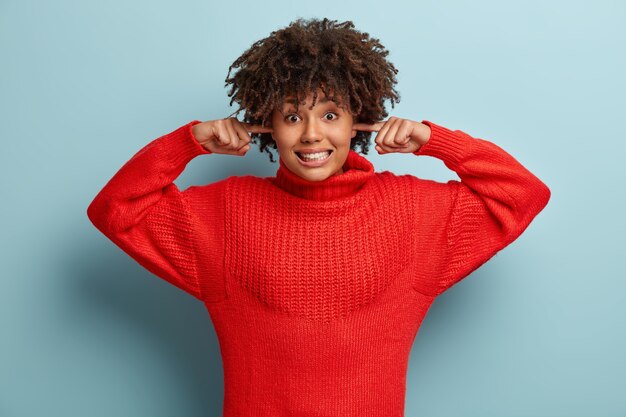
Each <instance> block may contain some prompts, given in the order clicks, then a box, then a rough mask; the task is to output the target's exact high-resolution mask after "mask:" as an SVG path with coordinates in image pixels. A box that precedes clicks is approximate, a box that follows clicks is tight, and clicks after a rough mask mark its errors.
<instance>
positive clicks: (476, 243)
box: [87, 120, 550, 417]
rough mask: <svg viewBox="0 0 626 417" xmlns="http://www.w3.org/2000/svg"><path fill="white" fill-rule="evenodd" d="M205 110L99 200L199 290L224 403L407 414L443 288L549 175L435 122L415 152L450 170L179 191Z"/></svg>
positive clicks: (506, 235) (146, 260)
mask: <svg viewBox="0 0 626 417" xmlns="http://www.w3.org/2000/svg"><path fill="white" fill-rule="evenodd" d="M197 123H200V121H198V120H194V121H192V122H190V123H188V124H186V125H184V126H181V127H179V128H178V129H176V130H174V131H173V132H171V133H169V134H167V135H164V136H161V137H159V138H157V139H155V140H153V141H152V142H150V143H148V144H147V145H146V146H145V147H144V148H142V149H141V150H140V151H139V152H138V153H137V154H135V155H134V156H133V157H132V158H131V159H130V160H129V161H128V162H127V163H126V164H125V165H124V166H123V167H122V168H121V169H120V170H119V171H118V172H117V173H116V174H115V176H114V177H113V178H111V180H110V181H109V182H108V183H107V184H106V185H105V187H104V188H103V189H102V190H101V191H100V193H99V194H98V195H97V196H96V197H95V199H94V200H93V202H92V203H91V204H90V206H89V208H88V209H87V213H88V216H89V218H90V219H91V221H92V222H93V224H94V225H95V226H96V227H97V228H98V229H99V230H100V231H101V232H102V233H104V234H105V235H106V236H107V237H108V238H109V239H110V240H111V241H113V242H114V243H115V244H116V245H117V246H119V247H120V248H121V249H122V250H124V251H125V252H126V253H128V254H129V255H130V256H132V257H133V258H134V259H135V260H136V261H137V262H139V263H140V264H141V265H143V266H144V267H145V268H147V269H148V270H150V271H151V272H153V273H154V274H156V275H157V276H159V277H161V278H163V279H164V280H166V281H168V282H170V283H172V284H173V285H175V286H177V287H179V288H180V289H182V290H184V291H186V292H188V293H189V294H191V295H193V296H194V297H196V298H197V299H199V300H201V301H203V302H204V303H205V306H206V308H207V311H208V313H209V314H210V317H211V319H212V321H213V324H214V326H215V330H216V333H217V336H218V339H219V342H220V350H221V354H222V361H223V365H224V384H225V385H224V394H225V398H224V414H223V415H224V417H236V416H237V417H238V416H255V417H261V416H263V417H270V416H272V417H277V416H302V417H305V416H306V417H312V416H328V417H330V416H333V417H350V416H355V417H356V416H359V417H366V416H371V417H401V416H403V415H404V405H405V389H406V370H407V364H408V358H409V353H410V350H411V346H412V344H413V341H414V338H415V336H416V334H417V332H418V329H419V326H420V324H421V322H422V320H423V318H424V316H425V315H426V313H427V311H428V309H429V307H430V306H431V304H432V302H433V301H434V300H435V298H436V297H437V296H438V295H439V294H441V293H443V292H444V291H446V290H447V289H448V288H450V287H452V286H453V285H454V284H456V283H457V282H459V281H460V280H461V279H463V278H464V277H466V276H467V275H469V274H470V273H471V272H472V271H474V270H475V269H476V268H478V267H479V266H481V265H482V264H484V263H485V262H486V261H487V260H489V259H490V258H491V257H493V256H494V255H495V254H496V253H497V252H498V251H500V250H502V249H503V248H504V247H506V246H507V245H508V244H510V243H511V242H513V241H514V240H515V239H516V238H517V237H518V236H519V235H520V234H521V233H522V232H523V231H524V230H525V229H526V227H528V225H529V224H530V222H531V221H532V220H533V218H534V217H535V216H536V215H537V214H538V213H539V212H540V211H541V210H542V209H543V208H544V207H545V206H546V204H547V203H548V200H549V198H550V190H549V189H548V187H547V186H546V185H545V184H544V183H543V182H542V181H540V180H539V179H538V178H537V177H536V176H535V175H533V174H532V173H531V172H529V171H528V170H527V169H526V168H525V167H523V166H522V165H521V164H520V163H519V162H518V161H517V160H516V159H514V158H513V157H512V156H511V155H509V154H508V153H506V152H505V151H504V150H502V149H501V148H500V147H498V146H497V145H495V144H493V143H491V142H489V141H487V140H484V139H479V138H474V137H472V136H470V135H468V134H467V133H464V132H462V131H460V130H454V131H453V130H449V129H447V128H445V127H443V126H439V125H437V124H435V123H432V122H430V121H427V120H424V121H422V123H425V124H427V125H428V126H430V128H431V136H430V139H429V141H428V143H427V144H426V145H424V146H422V147H421V148H419V149H418V150H417V151H416V152H415V155H403V156H402V157H407V158H411V157H415V156H420V155H429V156H432V157H436V158H439V159H441V160H442V161H443V162H444V163H445V165H446V166H447V167H448V168H450V169H451V170H454V171H455V172H456V173H457V174H458V176H459V178H460V181H458V180H450V181H448V182H447V183H441V182H436V181H433V180H428V179H421V178H418V177H415V176H413V175H396V174H394V173H392V172H389V171H384V172H375V170H374V167H373V166H372V164H371V163H370V162H369V161H368V160H367V159H366V158H364V157H363V156H361V155H359V154H358V153H356V152H354V151H350V153H349V155H348V158H347V160H346V163H345V164H344V167H343V170H344V172H343V173H342V174H339V175H334V176H331V177H329V178H328V179H326V180H324V181H318V182H315V181H308V180H306V179H303V178H301V177H299V176H297V175H295V174H294V173H292V172H291V171H289V169H288V168H287V167H286V165H284V164H283V162H282V160H280V163H279V167H278V169H277V172H276V176H274V177H264V178H260V177H255V176H250V175H246V176H231V177H228V178H226V179H223V180H221V181H217V182H214V183H211V184H208V185H202V186H192V187H189V188H187V189H186V190H185V191H182V192H181V191H180V190H179V189H178V187H177V186H176V185H175V184H174V183H173V181H174V180H175V179H176V178H177V177H178V176H179V175H180V173H181V172H182V171H183V170H184V168H185V166H186V164H187V163H188V162H189V161H190V160H192V159H193V158H194V157H196V156H198V155H202V154H210V152H209V151H208V150H206V149H205V148H203V147H202V146H201V145H200V144H199V143H198V141H197V140H196V139H195V138H194V137H193V134H192V130H191V127H192V126H193V125H195V124H197Z"/></svg>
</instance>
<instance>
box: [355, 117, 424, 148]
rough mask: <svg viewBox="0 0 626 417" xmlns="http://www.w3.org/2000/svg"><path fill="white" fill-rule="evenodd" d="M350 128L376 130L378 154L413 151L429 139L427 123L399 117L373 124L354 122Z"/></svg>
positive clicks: (367, 130)
mask: <svg viewBox="0 0 626 417" xmlns="http://www.w3.org/2000/svg"><path fill="white" fill-rule="evenodd" d="M352 130H362V131H366V132H378V134H377V135H376V139H375V140H374V141H375V142H376V150H377V151H378V153H379V154H386V153H392V152H400V153H409V152H415V151H417V150H418V149H419V148H421V147H422V146H424V145H425V144H426V143H427V142H428V140H429V139H430V127H429V126H428V125H426V124H424V123H420V122H416V121H413V120H409V119H401V118H399V117H390V118H389V119H388V120H385V121H382V122H377V123H373V124H367V123H355V124H354V125H352Z"/></svg>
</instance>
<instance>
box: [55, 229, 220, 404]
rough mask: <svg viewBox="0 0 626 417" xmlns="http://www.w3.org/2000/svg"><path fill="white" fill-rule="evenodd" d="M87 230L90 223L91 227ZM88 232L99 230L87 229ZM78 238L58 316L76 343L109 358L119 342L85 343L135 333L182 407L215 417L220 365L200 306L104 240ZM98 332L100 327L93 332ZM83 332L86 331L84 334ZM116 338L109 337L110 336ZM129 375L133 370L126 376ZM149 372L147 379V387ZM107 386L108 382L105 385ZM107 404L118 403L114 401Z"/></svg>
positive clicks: (67, 265) (210, 326) (66, 266)
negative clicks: (72, 332) (72, 328)
mask: <svg viewBox="0 0 626 417" xmlns="http://www.w3.org/2000/svg"><path fill="white" fill-rule="evenodd" d="M92 227H93V226H92ZM92 233H93V234H94V235H96V234H98V233H99V232H98V231H96V229H95V228H92ZM76 236H82V238H83V239H82V240H76V242H75V244H73V245H71V246H73V247H72V248H71V249H70V248H68V250H66V251H64V253H66V254H67V255H68V258H67V259H65V260H64V261H63V262H62V264H61V265H62V268H63V269H64V271H63V273H64V274H65V275H66V279H67V281H68V283H69V285H68V288H67V293H66V295H67V297H68V302H66V303H61V304H60V305H62V306H63V308H66V311H62V312H60V313H62V314H63V319H64V320H65V322H66V323H67V324H68V326H75V327H76V332H75V334H76V343H79V344H83V345H87V346H91V345H93V346H94V347H95V348H94V349H90V350H92V351H93V352H94V358H93V360H94V361H97V360H98V355H99V354H100V352H102V353H103V354H104V355H105V356H109V357H113V358H114V357H115V356H116V355H117V352H119V350H120V348H122V349H123V348H124V346H125V342H124V341H120V340H110V343H107V342H106V341H104V342H103V341H102V340H85V339H86V338H87V339H89V338H92V339H93V338H94V337H95V336H94V335H98V336H101V335H103V334H104V335H106V334H107V332H110V331H111V329H112V328H113V331H117V332H120V329H122V332H123V334H133V335H137V336H136V337H137V338H136V339H135V340H134V342H135V345H136V344H137V343H136V342H137V340H141V345H145V346H151V349H152V350H151V351H150V353H151V355H154V356H158V357H162V358H163V360H161V361H159V365H160V366H166V367H168V369H167V371H168V372H167V375H173V376H174V378H176V380H175V381H171V383H172V384H173V385H175V386H176V387H177V393H180V395H184V398H181V399H180V403H181V404H185V408H186V409H188V410H197V411H198V413H199V414H200V412H201V413H202V414H201V415H221V414H222V406H223V396H224V387H223V385H224V384H223V368H222V362H221V356H220V350H219V343H218V339H217V335H216V333H215V329H214V328H213V324H212V322H211V318H210V316H209V314H208V311H207V310H206V309H205V307H204V304H202V302H201V301H199V300H197V299H196V298H194V297H192V296H191V295H189V294H187V293H185V292H183V291H182V290H180V289H178V288H177V287H174V286H173V285H171V284H169V283H168V282H166V281H164V280H162V279H161V278H159V277H157V276H156V275H153V274H152V273H150V272H149V271H147V270H145V269H144V268H143V267H142V266H141V265H139V264H138V263H136V262H135V261H134V260H133V259H132V258H130V257H129V256H128V255H126V254H125V253H124V252H122V251H121V250H120V249H119V248H117V246H115V245H114V244H113V243H112V242H110V241H108V240H107V239H106V238H105V237H104V236H100V239H96V238H87V239H85V236H84V235H80V234H78V235H76ZM98 327H101V329H98ZM85 329H88V331H86V330H85ZM113 337H115V336H113ZM131 372H132V371H131ZM153 375H154V374H148V375H146V376H145V378H146V384H148V385H149V384H151V382H152V381H151V378H153ZM109 383H114V381H112V380H109ZM111 401H116V400H115V398H112V399H111Z"/></svg>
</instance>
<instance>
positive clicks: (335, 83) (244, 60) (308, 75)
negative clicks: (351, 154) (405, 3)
mask: <svg viewBox="0 0 626 417" xmlns="http://www.w3.org/2000/svg"><path fill="white" fill-rule="evenodd" d="M388 54H389V51H387V50H386V49H385V47H384V46H383V45H382V44H381V43H380V41H379V40H378V39H376V38H370V36H369V34H368V33H364V32H359V31H358V30H356V29H354V23H352V21H345V22H341V23H339V22H337V21H336V20H329V19H327V18H324V19H321V20H320V19H318V18H311V19H303V18H298V19H296V20H295V21H293V22H291V23H290V24H289V25H288V26H287V27H285V28H281V29H280V30H276V31H273V32H271V34H270V35H269V36H268V37H266V38H264V39H260V40H258V41H256V42H255V43H253V44H252V46H250V48H248V49H247V50H246V51H245V52H244V53H243V54H241V56H239V58H237V59H236V60H235V61H234V62H233V63H232V64H231V65H230V67H229V68H228V74H227V76H226V80H225V81H226V84H225V86H228V85H229V84H232V86H231V90H230V92H229V93H228V96H229V97H232V98H231V100H230V103H229V105H230V106H232V103H233V101H235V102H237V103H238V104H239V109H238V110H236V111H235V112H233V113H232V114H231V115H230V116H229V117H232V116H234V115H236V114H238V113H239V112H241V111H242V110H244V109H245V111H246V112H245V114H244V122H247V123H250V124H260V125H267V124H266V122H267V120H268V119H270V120H271V115H272V113H273V110H274V109H279V108H281V107H282V105H283V103H284V100H285V98H287V97H289V96H291V97H295V98H296V101H295V103H294V104H295V107H296V111H297V110H298V104H300V103H305V102H306V96H307V94H308V93H309V92H313V103H312V106H314V105H315V103H316V100H317V91H318V89H321V90H322V92H323V93H324V95H326V97H328V98H329V99H330V100H332V101H333V102H335V103H336V104H337V105H338V106H339V107H340V108H342V109H347V110H349V111H350V113H351V114H352V116H353V119H354V120H355V122H356V123H368V124H370V123H375V122H379V121H381V120H383V119H384V118H385V117H387V116H388V113H387V112H386V110H385V106H384V101H385V100H386V99H389V100H390V102H391V106H392V107H394V102H396V103H399V102H400V94H399V93H398V92H397V91H396V90H395V89H394V85H395V84H396V83H397V80H396V74H397V73H398V70H397V69H396V68H395V67H394V65H393V64H392V63H391V62H389V61H388V60H387V59H386V57H387V55H388ZM234 68H238V70H237V72H236V73H235V74H233V76H232V77H231V76H230V74H231V71H232V70H233V69H234ZM371 134H372V132H366V131H357V134H356V135H355V137H353V138H352V139H351V143H350V148H351V149H352V150H355V151H356V150H357V149H356V148H357V146H358V147H360V149H361V152H362V153H364V154H367V153H368V151H369V145H370V143H369V140H370V137H371ZM251 141H252V143H254V144H257V145H259V151H260V152H263V151H266V152H267V153H268V154H269V158H270V161H271V162H276V161H275V160H274V159H273V155H272V152H271V151H270V148H272V149H277V147H276V142H275V141H274V139H273V138H272V135H271V134H270V133H252V135H251Z"/></svg>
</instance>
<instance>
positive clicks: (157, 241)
mask: <svg viewBox="0 0 626 417" xmlns="http://www.w3.org/2000/svg"><path fill="white" fill-rule="evenodd" d="M198 123H200V121H198V120H194V121H192V122H189V123H187V124H186V125H183V126H181V127H179V128H177V129H176V130H174V131H173V132H171V133H169V134H166V135H164V136H161V137H159V138H157V139H155V140H153V141H152V142H150V143H148V144H147V145H146V146H144V147H143V148H142V149H141V150H139V151H138V152H137V153H136V154H135V155H134V156H133V157H132V158H131V159H130V160H129V161H128V162H126V164H124V165H123V166H122V168H120V170H119V171H118V172H117V173H116V174H115V175H114V176H113V178H111V179H110V180H109V181H108V183H107V184H106V185H105V186H104V188H103V189H102V190H101V191H100V192H99V193H98V194H97V195H96V197H95V198H94V200H93V201H92V202H91V204H90V205H89V207H88V208H87V215H88V217H89V219H90V220H91V222H92V223H93V224H94V226H96V228H97V229H98V230H100V231H101V232H102V233H103V234H104V235H106V236H107V237H108V238H109V239H110V240H111V241H112V242H113V243H115V244H116V245H117V246H119V247H120V248H121V249H122V250H123V251H124V252H126V253H127V254H128V255H130V256H131V257H132V258H134V259H135V260H136V261H137V262H138V263H139V264H141V265H142V266H144V267H145V268H146V269H148V270H149V271H151V272H152V273H154V274H156V275H157V276H159V277H161V278H163V279H164V280H166V281H168V282H170V283H171V284H173V285H175V286H177V287H178V288H180V289H182V290H183V291H186V292H187V293H189V294H191V295H193V296H194V297H196V298H198V299H200V300H205V299H209V298H210V297H211V296H213V295H214V294H212V293H209V291H210V290H209V287H210V283H209V282H208V280H209V275H210V274H209V272H210V270H211V266H210V265H209V263H210V262H217V261H216V260H215V259H212V258H211V256H214V255H217V254H216V253H214V252H215V251H214V250H213V249H214V248H216V247H218V246H219V244H218V243H216V241H215V240H216V237H215V236H214V235H212V230H210V229H211V227H212V226H213V225H212V224H211V223H212V221H214V220H215V219H212V218H211V212H217V211H219V199H220V193H219V186H220V185H221V182H218V183H213V184H209V185H207V186H201V187H200V186H192V187H189V188H188V189H187V190H185V191H184V192H181V191H180V190H179V189H178V187H177V186H176V184H174V183H173V181H174V180H175V179H176V178H177V177H178V176H179V175H180V174H181V172H182V171H183V170H184V168H185V166H186V165H187V163H188V162H189V161H190V160H191V159H193V158H194V157H196V156H198V155H201V154H210V153H211V152H210V151H208V150H206V149H205V148H203V147H202V146H201V145H200V143H199V142H198V141H197V140H196V139H195V137H194V136H193V133H192V130H191V129H192V126H194V125H196V124H198ZM200 199H205V200H206V204H204V206H205V207H207V209H208V210H207V211H208V214H207V215H204V214H202V215H200V214H199V213H198V210H196V209H194V206H201V205H200V204H198V201H200ZM216 230H218V231H219V227H217V226H216ZM201 250H202V251H201Z"/></svg>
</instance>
